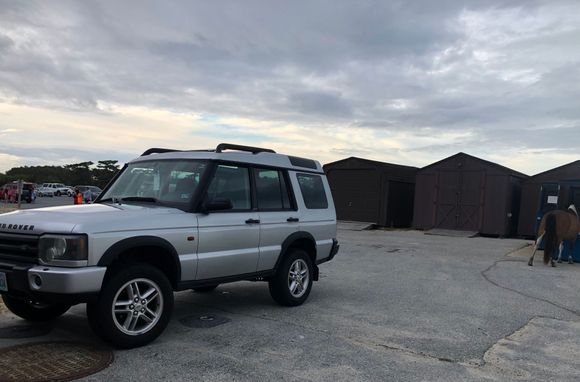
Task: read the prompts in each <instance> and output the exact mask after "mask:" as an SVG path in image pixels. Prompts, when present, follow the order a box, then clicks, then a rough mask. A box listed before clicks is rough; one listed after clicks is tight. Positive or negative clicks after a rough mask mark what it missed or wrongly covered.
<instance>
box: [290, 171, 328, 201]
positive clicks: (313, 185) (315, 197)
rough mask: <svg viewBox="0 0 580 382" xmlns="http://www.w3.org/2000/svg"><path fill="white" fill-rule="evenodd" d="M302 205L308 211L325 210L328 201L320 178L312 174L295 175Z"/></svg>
mask: <svg viewBox="0 0 580 382" xmlns="http://www.w3.org/2000/svg"><path fill="white" fill-rule="evenodd" d="M296 177H297V178H298V184H299V185H300V191H301V192H302V198H303V199H304V204H305V205H306V208H308V209H326V208H328V200H327V199H326V193H325V192H324V185H323V184H322V177H321V176H320V175H312V174H296Z"/></svg>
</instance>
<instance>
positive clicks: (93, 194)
mask: <svg viewBox="0 0 580 382" xmlns="http://www.w3.org/2000/svg"><path fill="white" fill-rule="evenodd" d="M74 189H75V192H76V190H79V191H80V193H81V194H82V195H83V200H84V201H85V202H86V203H88V202H90V201H93V200H95V199H96V198H97V197H98V196H99V195H101V192H102V191H103V190H101V189H100V188H99V187H97V186H75V188H74ZM87 191H88V192H87ZM89 193H90V194H89ZM89 195H90V196H89Z"/></svg>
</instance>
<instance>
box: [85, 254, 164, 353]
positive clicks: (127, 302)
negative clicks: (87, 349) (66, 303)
mask: <svg viewBox="0 0 580 382" xmlns="http://www.w3.org/2000/svg"><path fill="white" fill-rule="evenodd" d="M135 285H137V288H135ZM135 291H137V296H135V295H134V293H135ZM148 293H151V294H153V295H154V297H151V296H150V295H149V296H148ZM131 295H133V296H134V297H131ZM130 297H131V298H130ZM136 297H138V298H137V301H134V300H133V301H131V300H132V299H133V298H136ZM139 299H141V301H139ZM144 301H145V302H144ZM115 304H116V306H117V308H118V309H117V311H116V312H115V309H114V306H115ZM172 311H173V290H172V288H171V284H170V283H169V280H168V279H167V277H166V276H165V275H164V274H163V273H162V272H161V271H159V270H158V269H156V268H153V267H152V266H150V265H146V264H135V265H130V266H128V267H123V268H117V269H113V271H112V273H111V275H110V276H109V277H107V278H106V279H105V282H104V283H103V288H102V289H101V293H100V294H99V297H98V299H97V301H96V302H92V303H89V304H87V317H88V319H89V324H90V326H91V328H92V329H93V331H94V332H95V333H96V334H97V335H99V336H100V337H101V338H102V339H104V340H105V341H107V342H109V343H110V344H112V345H114V346H116V347H119V348H123V349H130V348H134V347H138V346H143V345H146V344H148V343H149V342H151V341H153V340H154V339H156V338H157V337H158V336H159V335H160V334H161V333H162V332H163V330H165V328H166V327H167V324H168V323H169V319H170V318H171V313H172ZM125 312H127V313H125ZM132 317H136V318H132Z"/></svg>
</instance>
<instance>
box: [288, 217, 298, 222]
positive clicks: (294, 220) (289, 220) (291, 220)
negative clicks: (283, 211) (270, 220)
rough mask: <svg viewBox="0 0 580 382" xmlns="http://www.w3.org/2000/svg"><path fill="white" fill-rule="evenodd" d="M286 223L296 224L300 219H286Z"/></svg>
mask: <svg viewBox="0 0 580 382" xmlns="http://www.w3.org/2000/svg"><path fill="white" fill-rule="evenodd" d="M286 221H287V222H289V223H296V222H298V221H300V219H298V218H288V219H286Z"/></svg>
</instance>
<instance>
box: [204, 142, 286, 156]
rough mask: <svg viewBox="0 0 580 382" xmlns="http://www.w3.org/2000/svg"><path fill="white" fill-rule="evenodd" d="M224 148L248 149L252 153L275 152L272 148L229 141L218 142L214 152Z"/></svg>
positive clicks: (219, 151)
mask: <svg viewBox="0 0 580 382" xmlns="http://www.w3.org/2000/svg"><path fill="white" fill-rule="evenodd" d="M224 150H237V151H248V152H251V153H252V154H258V153H274V154H275V153H276V151H274V150H272V149H263V148H260V147H252V146H242V145H233V144H231V143H220V144H219V145H217V147H216V149H215V152H216V153H221V152H222V151H224Z"/></svg>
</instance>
